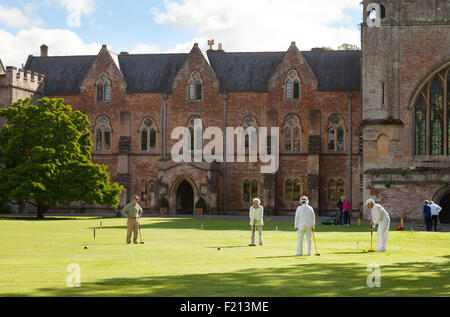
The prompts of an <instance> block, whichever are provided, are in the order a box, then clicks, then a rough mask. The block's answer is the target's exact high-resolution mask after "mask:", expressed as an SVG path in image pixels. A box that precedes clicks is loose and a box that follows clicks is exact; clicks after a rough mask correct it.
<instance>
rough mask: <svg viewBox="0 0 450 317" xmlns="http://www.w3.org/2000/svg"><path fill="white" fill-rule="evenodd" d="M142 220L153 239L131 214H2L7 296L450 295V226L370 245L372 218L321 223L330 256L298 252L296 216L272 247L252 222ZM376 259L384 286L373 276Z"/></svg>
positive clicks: (0, 258)
mask: <svg viewBox="0 0 450 317" xmlns="http://www.w3.org/2000/svg"><path fill="white" fill-rule="evenodd" d="M100 220H101V221H102V222H103V228H102V229H100V228H98V227H99V223H100ZM202 224H203V229H202ZM94 226H95V227H97V230H96V241H95V244H94V241H93V234H92V227H94ZM141 226H142V229H143V230H142V234H143V238H144V241H145V244H138V245H126V244H125V235H126V219H123V218H122V219H115V218H114V219H111V218H106V219H100V218H80V219H77V220H74V219H65V218H59V219H47V220H42V221H37V220H21V219H17V218H16V219H7V218H0V239H1V240H0V241H1V243H0V268H1V269H0V296H183V297H185V296H186V297H187V296H189V297H195V296H206V297H208V296H245V297H247V296H253V297H257V296H258V297H266V296H267V297H270V296H277V297H278V296H449V295H450V233H443V232H418V231H414V232H411V231H404V232H397V231H391V232H390V233H389V242H388V251H387V252H385V253H362V252H361V250H362V249H366V250H367V249H368V248H370V233H369V230H368V227H367V226H361V227H358V226H352V227H350V228H347V227H330V226H323V225H318V226H317V228H316V238H317V246H318V248H319V252H320V254H321V255H320V256H309V257H306V256H303V257H295V256H294V255H295V252H296V247H297V235H296V233H295V231H293V228H292V226H293V224H292V223H291V222H269V221H268V222H266V225H265V227H264V228H265V230H264V246H263V247H259V246H258V247H248V242H249V236H250V230H249V226H248V221H247V220H245V221H244V220H216V219H179V218H177V219H175V218H143V219H141ZM276 227H278V230H275V229H276ZM357 241H359V252H357V250H356V245H357ZM375 243H376V234H374V246H376V244H375ZM84 246H88V249H84ZM218 247H220V248H221V250H220V251H219V250H217V248H218ZM313 248H314V244H313ZM313 250H314V249H313ZM70 263H78V264H79V265H80V267H81V287H78V288H77V287H74V288H71V287H68V286H67V285H66V279H67V276H68V275H69V273H68V272H67V271H66V268H67V265H68V264H70ZM371 263H376V264H379V265H380V268H381V287H375V288H369V287H368V286H367V284H366V280H367V277H368V275H369V274H370V272H368V271H367V266H368V265H369V264H371Z"/></svg>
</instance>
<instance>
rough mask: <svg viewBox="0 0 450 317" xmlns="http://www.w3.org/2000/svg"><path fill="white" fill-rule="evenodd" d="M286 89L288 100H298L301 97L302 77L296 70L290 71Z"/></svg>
mask: <svg viewBox="0 0 450 317" xmlns="http://www.w3.org/2000/svg"><path fill="white" fill-rule="evenodd" d="M285 89H286V92H285V96H286V100H296V99H299V98H300V78H299V77H298V74H297V72H296V71H295V70H291V71H290V72H289V74H288V77H287V79H286V85H285Z"/></svg>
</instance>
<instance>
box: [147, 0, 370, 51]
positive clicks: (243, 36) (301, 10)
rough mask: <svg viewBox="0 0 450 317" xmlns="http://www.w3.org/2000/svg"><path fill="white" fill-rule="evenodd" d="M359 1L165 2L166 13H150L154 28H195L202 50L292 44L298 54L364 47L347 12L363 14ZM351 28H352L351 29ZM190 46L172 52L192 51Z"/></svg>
mask: <svg viewBox="0 0 450 317" xmlns="http://www.w3.org/2000/svg"><path fill="white" fill-rule="evenodd" d="M359 3H360V0H317V1H314V2H313V3H312V2H311V1H310V0H278V1H275V0H272V1H271V0H246V1H242V0H216V1H210V0H183V1H182V3H181V4H180V3H176V2H174V1H171V0H165V1H164V4H165V11H164V12H161V11H159V10H158V9H155V8H151V9H150V12H151V13H152V14H153V16H154V20H155V22H156V23H160V24H170V25H173V26H175V27H179V28H183V29H193V30H194V31H195V33H196V38H197V39H201V40H202V42H199V45H200V47H201V48H203V49H204V48H206V47H207V45H206V40H207V39H215V42H216V45H215V48H217V43H223V48H224V50H225V51H260V50H267V51H274V50H286V49H287V48H288V47H289V45H290V43H291V42H292V41H295V42H296V44H297V46H298V47H299V49H303V50H309V49H311V48H312V47H320V46H329V47H332V48H334V49H337V47H338V46H339V45H340V44H342V43H351V44H356V45H358V46H359V47H360V32H359V30H358V28H357V23H358V22H359V21H357V22H355V24H354V25H352V24H351V23H352V22H351V21H352V19H351V17H350V15H349V14H348V11H345V10H346V9H350V10H359V11H361V10H362V7H360V5H359ZM349 23H350V25H348V24H349ZM192 42H194V41H191V42H189V44H190V47H189V48H187V43H181V44H178V45H176V47H175V48H174V49H173V51H183V52H186V51H189V49H190V48H191V47H192Z"/></svg>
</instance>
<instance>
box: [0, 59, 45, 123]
mask: <svg viewBox="0 0 450 317" xmlns="http://www.w3.org/2000/svg"><path fill="white" fill-rule="evenodd" d="M44 79H45V76H44V75H42V74H38V73H36V72H30V71H25V70H23V69H19V70H18V69H17V67H13V66H7V67H6V69H5V68H4V67H3V63H2V62H1V60H0V108H5V107H8V106H9V105H11V104H12V103H14V102H16V101H17V100H19V99H25V98H32V99H33V100H36V99H39V98H41V97H42V94H43V87H44ZM2 120H3V119H0V127H1V126H2V125H3V124H5V122H4V121H2Z"/></svg>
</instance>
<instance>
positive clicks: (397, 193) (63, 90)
mask: <svg viewBox="0 0 450 317" xmlns="http://www.w3.org/2000/svg"><path fill="white" fill-rule="evenodd" d="M449 6H450V4H449V2H448V1H439V0H434V1H431V0H430V1H426V0H422V1H419V0H417V1H412V0H402V1H393V0H378V1H376V3H375V4H374V3H373V2H372V1H363V10H364V11H363V12H364V21H363V22H362V24H361V36H362V50H361V51H320V50H312V51H299V50H298V48H297V46H296V45H295V43H294V42H293V43H291V45H290V47H289V48H288V49H287V51H284V52H246V53H236V52H225V51H224V50H223V49H222V47H221V45H219V48H218V49H217V50H215V49H213V48H212V47H211V48H210V49H209V50H208V51H207V52H206V54H203V52H202V51H201V50H200V49H199V48H198V45H194V47H193V48H192V50H191V51H190V52H189V53H187V54H140V55H132V54H128V53H125V52H123V53H120V54H119V55H117V54H115V53H113V52H111V51H109V50H108V49H107V47H106V46H103V47H102V49H101V50H100V52H99V53H98V55H96V56H48V48H47V47H46V46H43V47H42V48H41V56H30V57H29V59H28V61H27V63H26V65H25V69H26V70H27V71H32V72H37V73H40V74H45V76H46V77H45V80H44V89H43V95H45V96H48V97H62V98H64V99H65V102H66V103H67V104H70V105H72V106H73V108H74V109H76V110H80V111H82V112H84V113H85V114H86V115H87V116H88V117H89V120H90V121H91V123H92V126H91V131H92V135H93V143H94V148H93V150H92V151H93V152H92V154H93V160H94V162H96V163H100V164H105V165H107V166H108V167H109V172H110V174H111V179H112V180H113V181H116V182H119V183H121V184H123V185H124V187H125V190H124V192H123V193H122V194H121V197H120V200H121V204H122V205H123V204H125V203H126V202H127V201H128V199H129V197H130V195H131V194H134V193H137V194H140V195H141V196H142V197H143V201H142V204H143V206H144V207H145V208H146V209H147V211H148V212H158V211H159V206H158V201H159V199H160V198H161V197H163V196H164V197H166V198H167V200H168V201H169V212H170V213H193V210H194V205H195V203H196V201H197V200H198V199H199V198H200V197H203V198H204V199H205V201H206V202H207V205H208V212H209V213H212V214H214V213H219V214H223V213H225V214H246V213H247V211H248V206H249V204H250V201H251V198H252V197H253V196H258V197H260V198H261V200H262V202H263V204H264V206H265V209H266V214H293V212H294V210H295V207H296V205H297V204H298V200H299V198H300V196H301V195H304V194H306V195H308V196H309V197H310V200H311V203H312V205H313V207H314V208H316V209H317V210H318V211H319V213H320V214H322V215H325V214H327V213H329V212H330V211H331V210H333V209H334V208H335V206H336V202H337V200H338V198H339V197H340V196H341V195H343V194H344V195H346V196H348V197H350V198H351V200H352V207H353V211H354V216H359V215H360V213H362V214H364V217H365V218H367V216H368V213H367V210H365V207H364V205H363V201H365V200H366V199H367V198H369V197H370V198H375V199H376V200H379V201H380V202H381V203H382V204H383V205H385V206H386V207H387V209H388V211H389V213H390V214H391V216H392V217H393V218H394V219H396V218H398V216H399V213H400V212H402V214H403V215H404V216H405V217H407V219H420V218H421V204H422V201H423V200H424V199H434V200H435V201H436V202H438V203H440V204H441V205H443V206H444V211H443V212H442V217H441V218H442V219H441V220H444V221H445V219H447V217H448V215H449V214H450V203H449V200H450V199H449V197H450V187H449V185H448V184H449V183H450V164H449V163H450V159H449V157H448V153H449V150H450V149H449V147H450V140H449V138H448V134H449V133H450V122H449V121H448V119H447V113H448V111H449V108H450V103H449V100H448V95H449V87H450V84H449V83H450V77H449V74H448V69H449V65H450V50H449V40H450V35H449V21H450V20H449V18H450V17H449V12H450V8H449ZM372 8H375V12H376V14H375V15H376V16H374V14H373V13H372V14H371V16H370V17H369V13H370V11H371V9H372ZM367 17H368V18H369V19H368V20H366V18H367ZM50 50H51V48H50ZM447 105H448V106H447ZM195 118H201V119H202V124H203V128H204V129H206V128H208V127H219V128H221V129H222V130H223V131H225V127H239V126H243V127H249V126H255V127H268V128H270V127H279V128H280V139H279V141H280V144H279V150H280V151H279V152H280V156H279V169H278V171H277V172H276V173H273V174H263V173H261V171H260V167H261V165H262V164H264V163H261V162H248V160H247V162H245V163H237V162H229V161H228V162H227V163H223V162H213V163H206V162H192V163H184V162H182V163H175V162H174V161H173V160H171V153H170V151H171V148H172V146H173V145H174V144H175V142H177V141H178V140H172V139H171V132H172V131H173V130H174V129H175V128H176V127H189V128H192V122H193V119H195ZM445 127H448V129H447V128H445ZM204 142H205V143H207V141H206V140H205V141H204ZM350 188H351V190H350ZM62 208H69V209H71V210H79V209H80V208H84V209H89V211H91V210H92V211H93V209H95V208H100V207H95V206H81V205H79V204H77V203H72V204H71V205H70V206H69V205H67V206H60V207H59V209H62ZM106 209H107V208H106Z"/></svg>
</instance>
